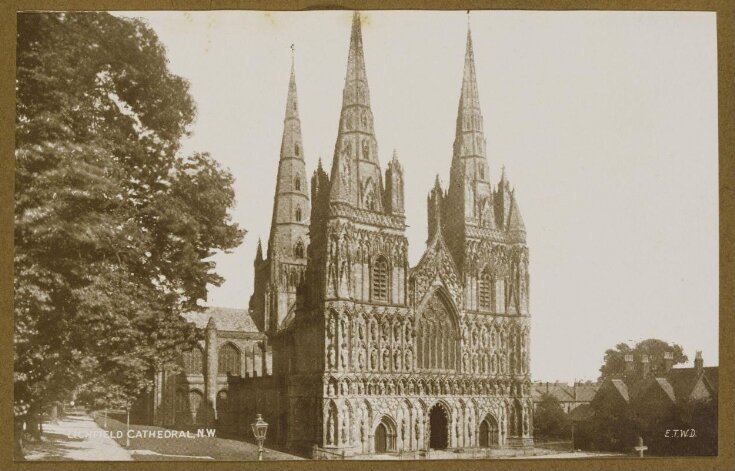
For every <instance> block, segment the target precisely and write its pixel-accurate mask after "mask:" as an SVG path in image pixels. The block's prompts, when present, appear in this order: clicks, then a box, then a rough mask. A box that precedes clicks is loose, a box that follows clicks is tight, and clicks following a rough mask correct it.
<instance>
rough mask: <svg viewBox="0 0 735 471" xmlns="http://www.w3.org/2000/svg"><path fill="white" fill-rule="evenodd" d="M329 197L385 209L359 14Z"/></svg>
mask: <svg viewBox="0 0 735 471" xmlns="http://www.w3.org/2000/svg"><path fill="white" fill-rule="evenodd" d="M330 180H331V182H332V185H331V189H330V200H331V201H332V202H342V203H347V204H349V205H351V206H353V207H357V208H362V209H368V210H370V211H376V212H379V211H382V210H383V208H382V201H383V182H382V177H381V172H380V164H379V162H378V144H377V141H376V139H375V131H374V129H373V113H372V110H371V109H370V91H369V88H368V82H367V74H366V72H365V57H364V53H363V44H362V27H361V24H360V14H359V13H358V12H355V13H354V15H353V17H352V33H351V34H350V49H349V53H348V55H347V73H346V74H345V86H344V90H343V92H342V111H341V113H340V120H339V132H338V134H337V142H336V143H335V146H334V159H333V160H332V173H331V177H330Z"/></svg>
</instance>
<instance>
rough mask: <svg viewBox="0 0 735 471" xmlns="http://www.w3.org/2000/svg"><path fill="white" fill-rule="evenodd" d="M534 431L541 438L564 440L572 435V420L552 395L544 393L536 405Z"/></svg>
mask: <svg viewBox="0 0 735 471" xmlns="http://www.w3.org/2000/svg"><path fill="white" fill-rule="evenodd" d="M533 429H534V433H535V434H536V435H538V436H540V437H553V438H562V437H567V436H568V435H569V434H570V430H571V420H570V419H569V416H568V415H567V413H566V412H564V410H563V409H562V407H561V404H560V403H559V400H558V399H557V398H556V397H554V396H553V395H552V394H549V393H544V394H543V395H542V396H541V398H540V400H539V403H538V404H537V405H536V410H535V411H534V413H533Z"/></svg>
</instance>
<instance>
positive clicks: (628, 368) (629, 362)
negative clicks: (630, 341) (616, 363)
mask: <svg viewBox="0 0 735 471" xmlns="http://www.w3.org/2000/svg"><path fill="white" fill-rule="evenodd" d="M625 372H626V373H632V372H633V355H631V354H627V355H625Z"/></svg>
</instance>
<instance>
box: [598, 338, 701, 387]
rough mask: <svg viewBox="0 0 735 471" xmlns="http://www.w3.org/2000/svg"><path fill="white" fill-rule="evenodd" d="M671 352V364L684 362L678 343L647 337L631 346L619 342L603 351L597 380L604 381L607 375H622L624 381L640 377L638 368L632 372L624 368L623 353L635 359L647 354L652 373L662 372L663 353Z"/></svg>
mask: <svg viewBox="0 0 735 471" xmlns="http://www.w3.org/2000/svg"><path fill="white" fill-rule="evenodd" d="M666 352H671V353H673V363H672V364H673V365H676V364H679V363H686V362H687V361H688V358H687V356H686V355H684V350H683V349H682V348H681V346H680V345H678V344H675V343H668V342H665V341H663V340H659V339H647V340H643V341H641V342H638V343H637V344H635V346H634V347H631V346H630V345H628V344H627V343H619V344H618V345H616V346H615V348H610V349H607V350H606V351H605V358H604V363H603V365H602V366H601V367H600V378H599V381H604V380H605V379H607V378H609V377H622V378H624V379H625V380H626V381H631V380H635V379H639V378H640V377H641V371H640V369H635V370H634V371H632V372H626V370H625V355H633V356H634V358H635V360H636V361H637V360H639V359H640V357H641V355H648V357H649V362H650V363H649V365H650V372H651V373H652V374H656V373H663V372H664V371H665V366H664V353H666Z"/></svg>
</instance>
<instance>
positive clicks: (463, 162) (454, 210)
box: [445, 19, 492, 265]
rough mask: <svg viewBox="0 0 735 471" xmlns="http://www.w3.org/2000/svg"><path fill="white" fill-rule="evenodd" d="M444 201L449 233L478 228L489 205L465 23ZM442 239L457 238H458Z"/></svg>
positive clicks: (482, 138) (471, 52) (477, 99)
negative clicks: (451, 149) (453, 130)
mask: <svg viewBox="0 0 735 471" xmlns="http://www.w3.org/2000/svg"><path fill="white" fill-rule="evenodd" d="M468 20H469V19H468ZM447 198H448V199H447V205H448V207H447V212H446V214H445V219H446V222H447V225H446V227H447V228H448V230H449V231H450V232H451V231H454V230H460V228H461V227H462V226H464V224H465V223H467V224H471V225H478V224H481V223H482V219H483V218H482V216H483V212H484V211H485V210H484V208H486V207H487V206H488V205H491V204H492V203H491V202H490V199H491V198H492V190H491V187H490V180H489V172H488V166H487V160H486V158H485V135H484V133H483V118H482V112H481V110H480V95H479V92H478V87H477V74H476V71H475V55H474V50H473V46H472V31H471V30H470V27H469V23H468V24H467V42H466V47H465V55H464V71H463V75H462V87H461V90H460V94H459V105H458V107H457V123H456V132H455V137H454V149H453V155H452V166H451V170H450V174H449V191H448V194H447ZM485 219H487V218H485ZM450 220H451V222H450ZM446 235H447V236H449V235H452V236H454V237H461V234H446ZM454 250H455V253H454V256H455V257H456V258H455V261H457V263H458V265H461V263H460V261H459V260H460V259H461V256H462V255H461V254H460V253H459V250H460V248H459V246H455V247H454Z"/></svg>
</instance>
